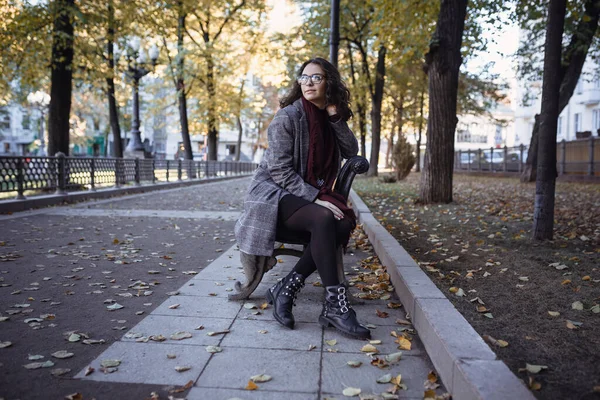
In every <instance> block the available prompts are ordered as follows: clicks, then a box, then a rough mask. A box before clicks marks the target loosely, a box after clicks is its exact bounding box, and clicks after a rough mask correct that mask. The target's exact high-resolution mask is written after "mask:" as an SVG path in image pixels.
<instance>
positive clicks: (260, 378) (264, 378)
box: [250, 374, 273, 383]
mask: <svg viewBox="0 0 600 400" xmlns="http://www.w3.org/2000/svg"><path fill="white" fill-rule="evenodd" d="M271 379H273V377H272V376H271V375H265V374H260V375H254V376H251V377H250V380H251V381H252V382H255V383H263V382H269V381H270V380H271Z"/></svg>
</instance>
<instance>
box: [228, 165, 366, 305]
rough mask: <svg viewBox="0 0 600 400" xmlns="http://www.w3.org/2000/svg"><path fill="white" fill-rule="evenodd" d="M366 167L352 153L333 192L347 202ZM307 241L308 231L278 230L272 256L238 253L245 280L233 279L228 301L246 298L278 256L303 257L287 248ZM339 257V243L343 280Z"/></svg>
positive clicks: (338, 264)
mask: <svg viewBox="0 0 600 400" xmlns="http://www.w3.org/2000/svg"><path fill="white" fill-rule="evenodd" d="M368 169H369V162H368V161H367V160H366V159H365V158H364V157H361V156H354V157H352V158H350V159H349V160H347V161H346V162H345V163H344V165H343V166H342V168H341V169H340V172H339V173H338V176H337V179H336V181H335V186H334V188H333V191H334V192H336V193H339V194H341V195H342V196H344V199H346V201H348V195H349V194H350V188H351V187H352V182H353V181H354V177H355V176H356V175H357V174H364V173H365V172H367V170H368ZM309 241H310V234H306V235H304V236H303V237H301V236H298V235H292V234H291V232H281V233H279V232H278V234H277V237H276V242H275V250H274V251H273V255H272V256H271V257H266V256H255V255H251V254H246V253H244V252H240V260H241V262H242V267H243V268H244V274H245V275H246V283H244V284H242V283H241V282H239V281H238V282H236V283H235V289H236V290H237V293H233V294H230V295H229V300H245V299H247V298H248V297H249V296H250V295H251V294H252V293H253V292H254V290H255V289H256V287H257V286H258V285H259V283H260V281H261V280H262V277H263V275H264V274H265V273H266V272H267V271H270V270H271V269H272V268H273V267H274V266H275V265H277V257H278V256H295V257H301V256H302V253H303V251H302V250H296V249H292V248H289V247H288V245H302V246H303V247H304V248H305V247H306V246H307V245H308V243H309ZM342 256H343V254H342V248H341V246H340V247H339V248H338V249H337V254H336V259H337V266H338V276H339V278H340V282H343V281H344V280H345V277H344V264H343V262H342Z"/></svg>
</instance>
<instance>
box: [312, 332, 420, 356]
mask: <svg viewBox="0 0 600 400" xmlns="http://www.w3.org/2000/svg"><path fill="white" fill-rule="evenodd" d="M392 330H393V328H392V327H389V326H380V327H378V328H377V329H371V340H381V344H376V345H374V346H375V347H377V350H379V353H380V354H384V355H385V354H391V353H396V352H399V351H402V354H403V355H410V356H424V355H425V354H426V353H425V348H424V347H423V343H421V340H420V339H419V337H418V336H417V335H413V337H412V342H411V343H412V346H411V349H410V350H399V349H398V343H395V342H394V341H395V340H396V338H395V337H393V336H392V335H391V334H390V333H391V331H392ZM332 339H335V340H337V343H336V344H335V345H334V346H329V345H327V344H326V343H325V341H326V340H332ZM368 343H369V341H368V340H358V339H352V338H349V337H346V336H344V335H342V334H341V333H339V332H338V331H336V330H335V329H333V328H328V329H325V333H324V335H323V349H324V351H327V349H328V348H333V349H336V350H337V351H338V352H340V353H361V351H360V349H361V348H362V347H363V346H364V345H366V344H368ZM363 354H364V353H363Z"/></svg>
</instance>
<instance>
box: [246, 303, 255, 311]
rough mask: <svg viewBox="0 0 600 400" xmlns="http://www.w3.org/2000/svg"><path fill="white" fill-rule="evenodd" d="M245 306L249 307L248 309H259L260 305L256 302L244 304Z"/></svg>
mask: <svg viewBox="0 0 600 400" xmlns="http://www.w3.org/2000/svg"><path fill="white" fill-rule="evenodd" d="M244 308H245V309H248V310H254V309H257V308H258V307H257V305H256V304H254V303H245V304H244Z"/></svg>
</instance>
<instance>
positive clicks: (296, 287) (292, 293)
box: [282, 276, 304, 306]
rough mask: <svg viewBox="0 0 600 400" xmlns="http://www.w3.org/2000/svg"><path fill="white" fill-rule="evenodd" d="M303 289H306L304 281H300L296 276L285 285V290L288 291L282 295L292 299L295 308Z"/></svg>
mask: <svg viewBox="0 0 600 400" xmlns="http://www.w3.org/2000/svg"><path fill="white" fill-rule="evenodd" d="M303 287H304V281H303V280H302V279H300V278H299V277H298V276H295V277H294V278H292V279H290V281H289V282H288V284H286V285H285V288H286V289H287V291H285V292H282V294H284V295H286V296H289V297H291V298H292V304H293V305H294V306H295V305H296V298H297V297H298V292H300V289H302V288H303Z"/></svg>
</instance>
